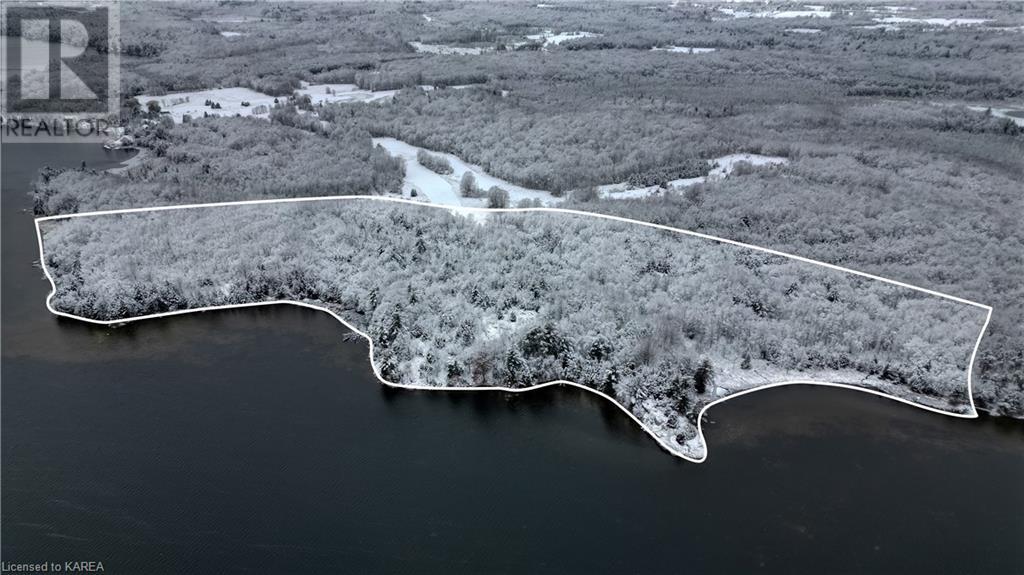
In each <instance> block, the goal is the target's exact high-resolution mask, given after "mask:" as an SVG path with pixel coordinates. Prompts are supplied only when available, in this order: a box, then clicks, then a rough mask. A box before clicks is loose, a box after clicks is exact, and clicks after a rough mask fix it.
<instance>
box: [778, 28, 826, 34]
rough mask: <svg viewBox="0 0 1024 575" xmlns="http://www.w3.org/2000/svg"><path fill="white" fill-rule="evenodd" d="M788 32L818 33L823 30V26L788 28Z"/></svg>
mask: <svg viewBox="0 0 1024 575" xmlns="http://www.w3.org/2000/svg"><path fill="white" fill-rule="evenodd" d="M786 32H793V33H795V34H818V33H820V32H821V28H786Z"/></svg>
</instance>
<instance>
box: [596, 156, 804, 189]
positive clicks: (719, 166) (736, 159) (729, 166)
mask: <svg viewBox="0 0 1024 575" xmlns="http://www.w3.org/2000/svg"><path fill="white" fill-rule="evenodd" d="M740 162H746V163H748V164H750V165H752V166H781V165H785V164H788V163H789V160H788V159H787V158H783V157H780V156H762V155H760V154H729V155H728V156H722V157H720V158H715V159H714V160H709V161H708V163H709V164H711V166H712V168H711V171H710V172H708V175H707V176H706V177H696V178H682V179H679V180H672V181H670V182H667V183H666V186H664V187H662V186H647V187H643V188H630V187H629V185H628V184H625V183H620V184H607V185H604V186H598V187H597V191H598V194H600V196H601V197H603V198H609V199H620V200H625V199H630V198H644V197H647V196H654V195H658V194H660V193H662V192H665V191H666V190H681V189H683V188H686V187H689V186H692V185H694V184H702V183H704V182H706V181H708V180H720V179H722V178H725V177H727V176H729V175H730V174H732V173H733V172H734V171H735V170H736V166H737V165H738V164H739V163H740Z"/></svg>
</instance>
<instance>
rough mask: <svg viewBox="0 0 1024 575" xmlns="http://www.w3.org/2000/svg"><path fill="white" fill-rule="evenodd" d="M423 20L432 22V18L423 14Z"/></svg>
mask: <svg viewBox="0 0 1024 575" xmlns="http://www.w3.org/2000/svg"><path fill="white" fill-rule="evenodd" d="M423 19H424V20H426V21H427V22H433V21H434V19H433V18H431V17H430V16H427V15H426V14H423Z"/></svg>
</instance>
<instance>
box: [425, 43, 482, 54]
mask: <svg viewBox="0 0 1024 575" xmlns="http://www.w3.org/2000/svg"><path fill="white" fill-rule="evenodd" d="M409 45H410V46H412V49H413V50H416V51H417V52H419V53H422V54H447V55H455V56H479V55H480V54H483V53H484V52H490V51H492V50H494V49H493V48H474V47H465V46H449V45H447V44H424V43H422V42H409Z"/></svg>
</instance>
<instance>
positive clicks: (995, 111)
mask: <svg viewBox="0 0 1024 575" xmlns="http://www.w3.org/2000/svg"><path fill="white" fill-rule="evenodd" d="M967 108H968V109H970V110H974V111H975V112H991V113H992V115H993V116H995V117H997V118H1009V119H1010V120H1011V121H1012V122H1013V123H1014V124H1017V125H1018V126H1024V106H1022V107H1020V108H989V107H987V106H967Z"/></svg>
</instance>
